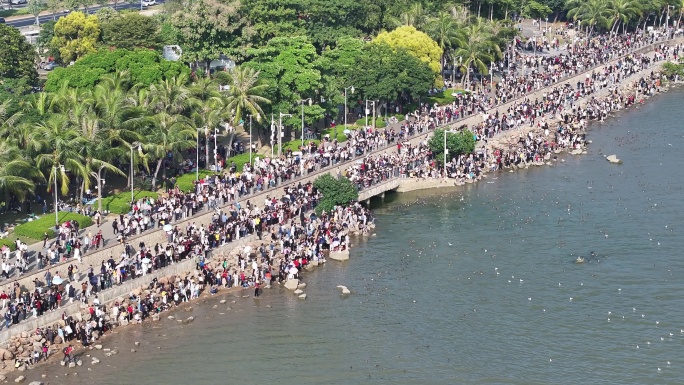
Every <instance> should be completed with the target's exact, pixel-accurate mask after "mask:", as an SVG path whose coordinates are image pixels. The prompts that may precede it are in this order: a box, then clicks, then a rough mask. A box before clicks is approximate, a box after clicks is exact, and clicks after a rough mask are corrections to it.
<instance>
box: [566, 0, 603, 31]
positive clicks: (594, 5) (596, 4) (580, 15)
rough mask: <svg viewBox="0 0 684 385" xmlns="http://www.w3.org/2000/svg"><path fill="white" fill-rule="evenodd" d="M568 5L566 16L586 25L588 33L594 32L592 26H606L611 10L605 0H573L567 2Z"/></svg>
mask: <svg viewBox="0 0 684 385" xmlns="http://www.w3.org/2000/svg"><path fill="white" fill-rule="evenodd" d="M568 7H572V8H570V10H569V11H568V17H569V18H572V19H573V20H581V23H582V24H583V25H585V26H588V27H589V30H588V31H587V33H588V35H591V34H592V33H593V32H594V28H601V27H606V28H607V27H608V24H609V18H610V17H611V11H610V9H609V6H608V2H607V0H588V1H585V2H580V0H573V1H572V2H571V3H568Z"/></svg>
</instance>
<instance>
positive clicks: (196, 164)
mask: <svg viewBox="0 0 684 385" xmlns="http://www.w3.org/2000/svg"><path fill="white" fill-rule="evenodd" d="M199 130H200V128H199V127H197V148H196V149H195V181H199V151H200V150H199V136H200V132H199Z"/></svg>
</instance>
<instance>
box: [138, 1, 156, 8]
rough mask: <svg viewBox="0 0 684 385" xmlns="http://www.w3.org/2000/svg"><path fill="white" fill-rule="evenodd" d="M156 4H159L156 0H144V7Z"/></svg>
mask: <svg viewBox="0 0 684 385" xmlns="http://www.w3.org/2000/svg"><path fill="white" fill-rule="evenodd" d="M155 4H157V1H156V0H142V5H143V7H151V6H153V5H155Z"/></svg>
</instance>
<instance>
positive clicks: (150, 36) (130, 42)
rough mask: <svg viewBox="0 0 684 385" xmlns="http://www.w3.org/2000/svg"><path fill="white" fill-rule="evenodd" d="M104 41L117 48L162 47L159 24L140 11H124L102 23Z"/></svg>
mask: <svg viewBox="0 0 684 385" xmlns="http://www.w3.org/2000/svg"><path fill="white" fill-rule="evenodd" d="M102 42H103V43H104V44H105V45H108V46H111V47H116V48H126V49H134V48H152V49H158V48H159V47H160V45H161V44H160V36H159V24H158V23H157V21H156V20H155V19H154V18H151V17H148V16H144V15H141V14H139V13H124V14H123V15H121V16H119V17H114V18H112V19H110V20H108V21H106V22H104V23H103V24H102Z"/></svg>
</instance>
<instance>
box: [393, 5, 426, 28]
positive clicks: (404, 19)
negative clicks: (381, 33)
mask: <svg viewBox="0 0 684 385" xmlns="http://www.w3.org/2000/svg"><path fill="white" fill-rule="evenodd" d="M426 22H427V14H426V12H425V9H423V4H421V3H415V4H413V5H412V6H411V8H409V9H408V10H407V11H406V12H403V13H401V14H400V15H399V16H398V17H392V18H391V19H390V24H391V25H392V26H394V27H401V26H404V25H407V26H411V27H415V28H416V29H422V28H423V26H425V23H426Z"/></svg>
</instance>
